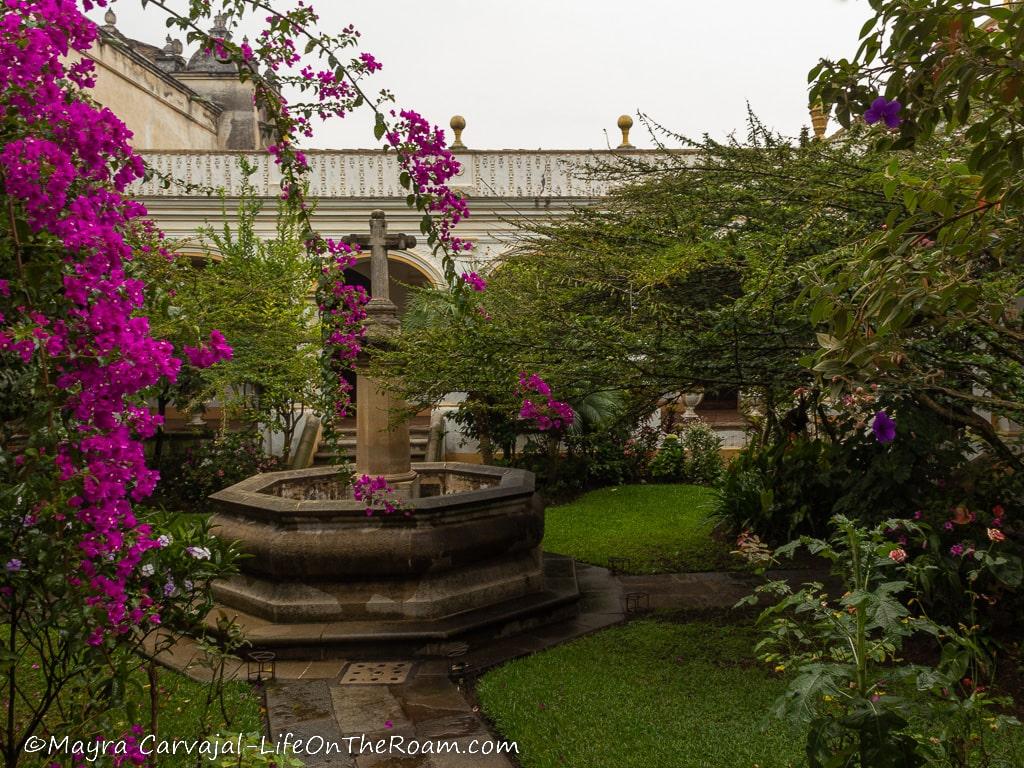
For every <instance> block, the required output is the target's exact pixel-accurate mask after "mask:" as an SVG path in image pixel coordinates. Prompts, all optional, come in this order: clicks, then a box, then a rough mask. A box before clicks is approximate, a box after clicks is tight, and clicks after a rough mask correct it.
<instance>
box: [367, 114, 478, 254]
mask: <svg viewBox="0 0 1024 768" xmlns="http://www.w3.org/2000/svg"><path fill="white" fill-rule="evenodd" d="M391 114H392V115H393V116H394V115H395V113H394V112H392V113H391ZM397 117H398V118H399V122H398V124H397V125H396V126H395V127H394V128H393V129H392V130H390V131H388V132H387V140H388V143H389V144H390V145H391V146H392V147H394V148H395V149H397V150H398V162H399V165H400V166H401V168H402V170H403V172H404V173H406V174H408V176H409V179H410V182H411V184H412V185H413V188H414V189H415V190H416V191H417V192H419V193H420V194H422V195H427V196H429V198H430V202H429V204H428V205H427V210H428V211H429V212H430V213H431V214H433V216H434V221H435V223H436V226H437V238H438V241H439V244H440V245H441V246H443V247H444V248H446V249H447V250H448V251H449V252H450V253H453V254H456V253H461V252H463V251H468V250H469V249H470V244H469V243H468V242H467V241H465V240H462V239H460V238H458V237H455V234H454V232H453V229H454V227H455V225H457V224H458V223H459V222H460V221H462V220H463V219H465V218H467V217H468V216H469V206H468V205H467V204H466V200H465V198H464V197H462V195H460V194H458V193H456V192H455V191H454V190H452V189H451V187H449V186H448V182H449V181H450V180H451V179H452V178H454V177H455V176H457V175H458V173H459V171H460V170H461V169H462V166H461V165H460V164H459V162H458V161H457V160H456V159H455V155H453V154H452V152H451V150H449V149H448V142H447V140H446V139H445V135H444V131H442V130H441V129H440V128H438V127H437V126H432V125H431V124H430V123H429V122H427V120H426V119H425V118H424V117H423V116H422V115H421V114H419V113H418V112H416V111H414V110H411V109H403V110H402V111H401V112H399V113H398V115H397Z"/></svg>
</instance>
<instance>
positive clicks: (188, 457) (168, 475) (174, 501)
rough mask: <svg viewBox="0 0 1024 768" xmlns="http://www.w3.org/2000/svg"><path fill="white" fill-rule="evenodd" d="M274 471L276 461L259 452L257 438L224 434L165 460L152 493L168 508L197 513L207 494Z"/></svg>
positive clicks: (246, 434) (259, 441)
mask: <svg viewBox="0 0 1024 768" xmlns="http://www.w3.org/2000/svg"><path fill="white" fill-rule="evenodd" d="M276 469H281V467H280V460H279V459H278V458H277V457H276V456H267V455H266V454H265V453H264V452H263V448H262V445H261V438H260V436H259V435H254V434H252V433H243V432H228V433H225V434H223V435H220V436H218V437H217V438H216V439H214V440H203V441H201V442H199V443H198V444H196V445H193V446H191V447H189V448H186V449H184V450H183V451H181V452H180V453H173V454H171V455H170V456H168V457H167V458H166V459H165V460H164V461H163V462H162V464H161V466H160V483H159V485H158V486H157V491H156V492H157V494H158V498H159V500H160V501H161V502H162V503H163V504H164V505H166V506H167V507H168V508H171V509H178V510H182V511H189V512H198V511H203V510H204V509H205V508H206V506H207V498H208V497H209V495H210V494H211V493H216V492H217V491H219V490H221V489H222V488H227V487H228V486H229V485H234V484H235V483H238V482H241V481H242V480H244V479H245V478H247V477H250V476H252V475H255V474H257V473H259V472H273V471H274V470H276Z"/></svg>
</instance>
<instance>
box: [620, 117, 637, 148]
mask: <svg viewBox="0 0 1024 768" xmlns="http://www.w3.org/2000/svg"><path fill="white" fill-rule="evenodd" d="M616 125H617V126H619V130H620V131H622V143H621V144H619V146H618V147H616V149H635V147H634V146H633V145H632V144H630V143H629V129H630V128H632V127H633V118H632V117H630V116H629V115H622V116H621V117H619V120H618V122H617V123H616Z"/></svg>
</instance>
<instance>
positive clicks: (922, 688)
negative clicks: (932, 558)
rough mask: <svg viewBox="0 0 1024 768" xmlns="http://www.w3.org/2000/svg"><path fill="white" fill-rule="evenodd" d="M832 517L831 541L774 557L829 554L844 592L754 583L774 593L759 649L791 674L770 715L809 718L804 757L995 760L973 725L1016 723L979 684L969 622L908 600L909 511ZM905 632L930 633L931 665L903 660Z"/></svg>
mask: <svg viewBox="0 0 1024 768" xmlns="http://www.w3.org/2000/svg"><path fill="white" fill-rule="evenodd" d="M832 524H833V527H834V533H833V535H832V536H831V537H830V538H829V539H827V540H823V539H813V538H810V537H803V538H802V539H801V540H798V541H794V542H792V543H791V544H788V545H786V546H785V547H783V548H781V549H779V550H778V551H776V553H775V556H776V557H779V556H782V555H784V554H792V552H793V551H794V550H795V549H797V548H798V547H800V546H806V547H807V548H808V549H809V550H810V551H811V552H812V553H815V554H817V555H820V556H821V557H824V558H826V559H827V560H828V561H830V562H831V563H832V565H833V574H834V575H835V576H836V577H839V578H841V579H842V581H843V589H845V592H844V593H843V594H842V596H841V597H838V598H836V597H835V596H834V594H832V593H830V591H828V590H826V589H825V588H824V587H823V585H822V584H820V583H809V584H804V585H803V586H802V588H801V589H799V590H797V591H795V592H794V591H793V589H792V588H791V587H790V586H789V585H788V584H787V583H786V582H784V581H772V582H769V583H768V584H766V585H765V586H764V587H761V588H760V589H759V590H758V593H760V594H768V595H774V596H775V597H777V598H779V602H778V603H777V604H776V605H774V606H771V607H769V608H768V609H766V610H765V611H764V612H763V613H762V615H761V618H760V619H759V624H760V625H761V626H762V627H763V629H764V631H765V635H766V636H765V639H764V640H763V641H762V642H761V643H759V645H758V646H757V650H758V651H759V653H760V655H761V659H762V660H763V661H765V662H767V663H769V664H771V665H772V666H773V667H774V668H775V670H776V671H777V672H786V673H789V674H790V675H791V677H790V683H789V687H788V690H787V691H786V693H785V694H783V695H782V696H781V697H779V699H778V700H777V701H776V703H775V705H774V707H773V708H772V714H773V715H774V716H776V717H779V718H783V719H786V720H790V721H793V722H797V723H800V724H801V725H803V726H805V727H807V728H808V731H807V742H806V751H807V758H808V762H809V763H810V765H811V766H818V767H821V768H824V766H851V767H852V766H859V767H860V768H868V767H869V766H878V767H881V766H891V767H892V768H896V767H897V766H899V767H900V768H904V767H906V768H913V767H914V766H923V765H925V764H929V765H957V766H970V765H989V764H991V763H990V762H989V760H990V758H991V757H992V755H991V754H989V753H988V749H989V747H990V746H991V744H990V743H989V740H987V739H984V738H983V737H982V736H981V735H980V734H984V733H985V732H986V731H990V732H991V731H999V730H1004V729H1005V728H1008V727H1019V725H1020V724H1019V723H1018V722H1017V721H1016V719H1014V718H1012V717H1008V716H1005V715H1001V714H999V709H1000V708H1002V707H1004V706H1005V705H1007V704H1009V703H1011V702H1010V701H1009V700H1001V699H999V698H995V697H993V696H992V695H991V694H990V693H989V692H988V690H987V688H988V686H987V685H983V684H979V683H988V682H990V680H989V679H988V678H989V677H990V675H991V671H992V669H993V665H992V663H991V662H992V659H991V658H990V657H989V656H988V654H986V652H985V650H984V647H983V643H982V642H980V640H981V638H980V637H979V634H978V627H977V626H975V625H972V624H971V622H970V621H967V620H965V622H961V623H959V624H958V626H957V625H954V626H944V625H941V624H939V623H937V622H935V621H934V620H933V619H931V618H930V617H929V616H928V615H927V614H926V613H924V612H923V610H922V608H921V602H920V600H914V599H913V598H915V597H919V595H918V594H916V593H915V590H914V589H913V586H912V585H913V582H914V581H915V580H916V579H915V576H914V571H915V570H916V568H915V567H914V566H912V565H910V564H909V563H908V559H909V556H908V554H907V552H906V550H905V549H904V546H908V545H909V541H910V540H911V539H913V540H915V541H916V542H921V541H923V540H926V538H927V530H926V529H925V528H923V527H921V526H919V525H917V524H916V523H913V522H911V521H905V520H889V521H885V522H883V523H882V524H881V525H878V526H875V527H873V528H870V529H869V528H866V527H863V526H861V525H858V524H857V523H855V522H854V521H851V520H849V519H848V518H845V517H843V516H841V515H837V516H836V517H835V518H833V520H832ZM894 534H895V535H899V536H900V537H902V538H903V540H905V541H907V542H908V544H902V542H901V541H894V540H893V538H894ZM747 549H748V550H750V547H748V548H747ZM993 549H994V547H992V546H990V547H988V548H987V550H988V551H986V553H985V555H986V556H992V550H993ZM755 553H756V554H759V552H755ZM757 564H758V565H759V567H760V568H761V569H762V570H763V569H764V568H765V567H766V565H767V564H766V563H764V562H763V561H759V562H758V563H757ZM743 602H744V603H753V602H756V597H752V598H748V600H745V601H743ZM908 606H909V607H908ZM910 638H915V639H919V640H922V641H923V640H926V639H927V638H930V640H929V641H928V642H930V643H932V644H933V650H934V656H933V658H934V659H935V660H936V662H935V664H934V666H931V665H924V664H911V663H908V662H907V661H906V660H905V659H904V658H902V653H901V651H902V649H903V646H904V644H905V643H906V641H907V640H909V639H910ZM990 738H992V741H993V742H994V741H995V738H994V737H990Z"/></svg>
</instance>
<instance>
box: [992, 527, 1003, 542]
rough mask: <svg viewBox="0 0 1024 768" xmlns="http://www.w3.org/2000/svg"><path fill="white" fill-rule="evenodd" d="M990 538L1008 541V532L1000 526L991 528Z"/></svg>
mask: <svg viewBox="0 0 1024 768" xmlns="http://www.w3.org/2000/svg"><path fill="white" fill-rule="evenodd" d="M988 538H989V540H990V541H1006V534H1005V533H1003V532H1002V531H1000V530H999V529H998V528H989V529H988Z"/></svg>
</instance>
